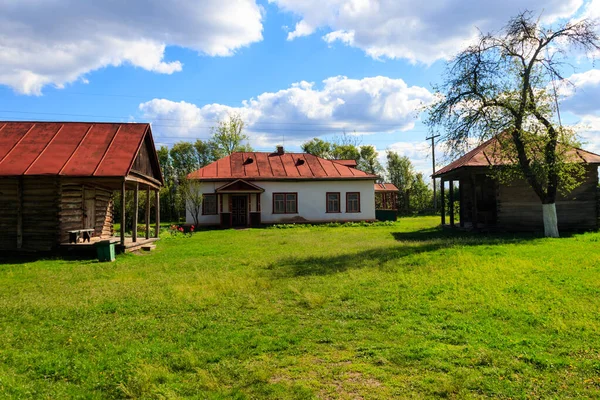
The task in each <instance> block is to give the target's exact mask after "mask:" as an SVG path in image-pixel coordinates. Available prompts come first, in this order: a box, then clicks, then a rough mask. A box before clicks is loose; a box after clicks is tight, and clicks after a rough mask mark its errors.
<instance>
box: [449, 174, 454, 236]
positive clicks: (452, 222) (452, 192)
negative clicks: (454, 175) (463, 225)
mask: <svg viewBox="0 0 600 400" xmlns="http://www.w3.org/2000/svg"><path fill="white" fill-rule="evenodd" d="M449 189H450V193H449V195H450V196H449V199H448V200H449V201H450V226H451V227H453V228H454V181H453V180H450V187H449Z"/></svg>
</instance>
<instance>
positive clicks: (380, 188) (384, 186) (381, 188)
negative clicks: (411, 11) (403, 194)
mask: <svg viewBox="0 0 600 400" xmlns="http://www.w3.org/2000/svg"><path fill="white" fill-rule="evenodd" d="M399 191H400V190H398V187H396V185H394V184H393V183H376V184H375V192H399Z"/></svg>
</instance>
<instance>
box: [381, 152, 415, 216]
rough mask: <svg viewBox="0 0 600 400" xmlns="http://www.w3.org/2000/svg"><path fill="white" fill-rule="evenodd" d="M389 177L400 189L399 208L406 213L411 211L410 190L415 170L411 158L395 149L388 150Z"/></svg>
mask: <svg viewBox="0 0 600 400" xmlns="http://www.w3.org/2000/svg"><path fill="white" fill-rule="evenodd" d="M386 157H387V170H388V178H389V180H390V182H391V183H393V184H394V185H396V187H397V188H398V189H399V190H400V196H398V210H399V211H401V212H402V213H404V214H408V213H409V212H410V191H411V189H412V185H413V181H414V170H413V166H412V163H411V162H410V159H409V158H408V157H406V156H401V155H399V154H398V153H396V152H394V151H389V150H388V152H387V155H386Z"/></svg>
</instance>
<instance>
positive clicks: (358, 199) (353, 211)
mask: <svg viewBox="0 0 600 400" xmlns="http://www.w3.org/2000/svg"><path fill="white" fill-rule="evenodd" d="M353 194H355V195H356V196H357V202H358V210H352V211H349V207H348V205H349V204H350V199H349V195H353ZM346 213H349V214H357V213H360V192H346Z"/></svg>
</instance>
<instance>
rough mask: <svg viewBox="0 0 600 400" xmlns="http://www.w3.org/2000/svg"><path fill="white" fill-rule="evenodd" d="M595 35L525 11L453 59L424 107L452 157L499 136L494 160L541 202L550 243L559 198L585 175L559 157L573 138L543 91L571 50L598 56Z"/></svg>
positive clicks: (583, 26)
mask: <svg viewBox="0 0 600 400" xmlns="http://www.w3.org/2000/svg"><path fill="white" fill-rule="evenodd" d="M597 28H598V26H597V23H596V22H595V21H592V20H587V19H581V20H575V21H568V22H563V23H559V24H556V25H553V26H551V27H546V26H543V25H542V24H541V23H540V19H539V18H537V17H536V16H534V15H533V14H532V13H531V12H529V11H525V12H523V13H521V14H519V15H517V16H516V17H514V18H512V19H511V20H510V21H509V22H508V24H507V25H506V26H505V27H504V29H503V30H502V31H501V32H499V33H497V34H483V33H481V34H480V36H479V40H478V41H477V43H475V44H473V45H471V46H469V47H467V48H466V49H465V50H463V51H461V52H460V53H458V55H457V56H456V57H455V58H454V59H453V60H451V62H450V63H449V64H448V66H447V73H446V76H445V78H444V82H443V84H442V85H440V86H438V87H436V92H437V101H435V102H434V103H433V104H432V105H431V106H430V107H429V117H428V120H427V123H428V124H429V126H430V127H431V128H432V130H433V131H438V130H440V131H443V132H444V139H445V140H446V143H448V144H449V147H450V149H451V151H452V152H453V153H454V154H457V155H459V154H461V153H462V152H463V151H464V149H465V147H467V146H468V144H469V143H470V142H471V141H473V139H475V140H478V141H482V140H484V139H487V138H489V137H491V136H494V135H498V134H500V133H502V132H504V134H502V135H498V139H499V142H500V145H499V146H498V149H497V151H498V154H497V155H495V156H498V157H501V158H503V159H505V160H507V161H510V163H509V164H511V165H512V167H514V168H512V167H511V166H509V167H508V168H509V169H512V172H513V175H515V174H517V175H519V176H520V177H522V178H523V179H525V180H526V181H527V182H528V183H529V185H530V186H531V187H532V189H533V191H534V192H535V193H536V195H537V196H538V197H539V199H540V201H541V204H542V213H543V216H544V231H545V234H546V236H550V237H558V236H559V233H558V220H557V216H556V197H557V193H558V191H559V190H560V191H562V192H564V193H568V192H569V191H570V190H572V189H573V188H575V187H576V186H577V185H578V184H579V183H580V179H581V176H582V171H581V168H580V167H579V166H578V164H576V163H573V162H572V160H569V158H568V156H567V152H566V151H565V150H564V149H565V148H566V146H565V145H568V144H570V143H571V142H572V140H573V137H572V131H571V130H569V129H563V127H562V125H561V123H560V119H557V118H556V115H557V114H558V113H559V110H558V102H557V101H556V99H555V95H556V93H552V90H548V88H552V87H553V86H554V82H555V80H559V81H562V80H563V79H564V78H563V69H564V66H565V65H568V63H569V61H570V58H569V57H572V56H573V51H574V50H579V51H581V50H582V51H583V52H584V53H586V54H597V53H598V50H600V38H599V36H598V31H597ZM513 177H514V176H513Z"/></svg>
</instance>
